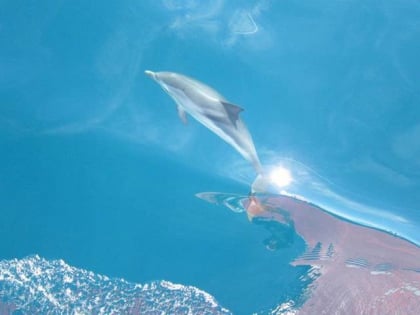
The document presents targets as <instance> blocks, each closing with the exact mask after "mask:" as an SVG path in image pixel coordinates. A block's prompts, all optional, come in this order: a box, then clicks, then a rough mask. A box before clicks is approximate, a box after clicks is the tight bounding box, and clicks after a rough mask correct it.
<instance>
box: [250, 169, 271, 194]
mask: <svg viewBox="0 0 420 315" xmlns="http://www.w3.org/2000/svg"><path fill="white" fill-rule="evenodd" d="M269 187H270V178H269V177H268V176H267V175H265V174H263V173H259V174H258V175H257V178H255V180H254V182H253V183H252V185H251V194H263V193H267V192H268V188H269Z"/></svg>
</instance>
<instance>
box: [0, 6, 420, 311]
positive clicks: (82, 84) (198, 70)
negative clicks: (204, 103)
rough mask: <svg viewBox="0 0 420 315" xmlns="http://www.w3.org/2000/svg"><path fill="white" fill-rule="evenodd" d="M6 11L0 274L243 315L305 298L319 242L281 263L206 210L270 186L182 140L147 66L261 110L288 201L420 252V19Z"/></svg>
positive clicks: (1, 39) (224, 155)
mask: <svg viewBox="0 0 420 315" xmlns="http://www.w3.org/2000/svg"><path fill="white" fill-rule="evenodd" d="M1 7H2V10H0V152H1V153H0V209H1V220H0V239H1V240H2V241H1V242H0V259H10V258H22V257H24V256H26V255H29V254H39V255H40V256H42V257H45V258H47V259H58V258H59V259H64V260H65V261H66V262H68V263H69V264H71V265H74V266H78V267H82V268H85V269H89V270H94V271H95V272H98V273H102V274H106V275H108V276H115V277H123V278H126V279H128V280H130V281H133V282H147V281H152V280H161V279H166V280H170V281H172V282H178V283H182V284H189V285H194V286H197V287H199V288H201V289H203V290H205V291H207V292H209V293H211V294H212V295H214V296H215V297H216V298H217V300H218V301H219V302H220V303H221V304H222V305H223V306H225V307H227V308H229V309H230V310H232V311H233V312H235V313H238V314H244V313H245V314H246V313H250V312H251V311H257V310H261V309H268V308H270V307H272V306H273V305H275V304H276V303H277V302H279V301H283V300H287V299H288V298H290V297H293V296H295V295H298V294H299V292H300V290H301V289H302V288H301V286H302V283H300V282H299V281H298V279H299V277H300V275H302V274H303V273H304V272H305V271H306V270H304V268H301V267H299V268H292V267H291V266H290V265H289V262H290V261H291V260H293V258H294V257H296V256H297V255H298V254H299V253H301V252H302V251H303V250H304V242H303V240H302V239H300V238H299V237H297V236H296V241H295V243H294V245H293V246H292V247H289V248H286V249H283V250H282V251H276V252H271V251H267V250H266V249H265V247H264V245H263V244H262V241H263V239H264V238H265V237H266V236H267V231H266V230H264V229H263V228H262V227H260V226H256V225H250V224H249V222H248V221H247V219H246V218H245V217H244V216H237V215H235V214H234V213H231V212H229V211H226V209H223V208H219V207H216V206H214V205H210V204H207V203H205V202H203V201H202V200H199V199H197V198H196V197H194V195H195V194H196V193H198V192H202V191H221V192H234V193H239V194H247V193H248V191H249V186H248V185H249V184H250V183H251V182H252V180H253V176H254V174H253V170H252V168H251V167H250V166H249V165H247V164H246V162H244V161H242V158H241V157H240V156H239V155H238V154H237V153H236V152H235V151H234V150H233V149H232V148H231V147H229V146H228V145H227V144H225V143H224V142H222V141H221V140H220V139H219V138H218V137H217V136H215V135H214V134H212V133H210V132H209V131H208V130H206V129H205V128H204V127H202V126H201V125H199V124H198V123H196V122H195V121H194V120H193V119H189V124H188V125H187V126H184V125H183V124H182V123H181V122H180V121H179V119H178V117H177V114H176V111H175V106H174V103H173V101H172V100H171V99H170V98H169V97H168V96H167V95H165V94H164V93H163V92H162V91H161V90H160V89H159V88H158V87H157V86H156V84H155V83H153V82H152V81H151V80H150V79H149V78H147V77H146V76H145V75H144V73H143V71H144V70H145V69H151V70H156V71H159V70H170V71H175V72H180V73H185V74H187V75H190V76H192V77H194V78H197V79H199V80H201V81H203V82H206V83H207V84H209V85H210V86H212V87H214V88H216V89H217V90H218V91H219V92H220V93H221V94H223V95H224V96H226V98H227V99H229V100H230V101H232V102H233V103H235V104H238V105H240V106H242V107H244V108H245V111H244V113H242V114H241V116H242V118H243V120H244V121H245V122H246V124H247V126H248V128H249V129H250V131H251V133H252V135H253V138H254V142H255V144H256V147H257V150H258V152H259V155H260V159H261V161H262V164H263V165H267V166H270V167H271V166H273V165H277V164H282V165H288V167H291V170H292V175H293V176H294V179H295V181H294V184H293V185H294V186H292V187H290V192H291V193H293V194H298V195H302V196H304V197H306V198H308V199H309V200H311V201H313V202H316V203H319V204H320V205H321V206H323V207H325V208H327V209H328V210H330V211H331V212H334V213H337V214H340V215H342V216H343V217H345V218H349V219H351V220H354V221H356V222H361V223H363V224H366V225H370V226H374V227H376V228H381V229H384V230H386V231H389V232H392V233H396V234H398V235H400V236H402V237H404V238H406V239H408V240H410V241H412V242H414V243H417V244H419V242H420V236H419V233H418V230H419V225H420V212H419V211H420V209H419V205H420V195H419V194H418V191H419V188H420V160H419V156H420V110H419V107H418V103H419V101H420V75H419V72H418V69H419V68H420V60H419V58H418V56H420V41H419V40H418V38H419V35H420V27H419V24H418V21H419V18H420V4H419V3H417V2H414V1H408V0H404V1H399V2H398V3H381V2H377V1H356V0H355V1H346V2H343V1H333V2H331V1H311V2H310V3H309V2H308V3H303V2H298V1H279V2H277V1H241V2H240V3H236V2H235V3H231V2H228V1H223V0H219V1H175V0H172V1H171V0H166V1H141V2H139V1H137V2H133V1H119V2H118V3H115V2H111V1H102V2H101V3H100V4H99V5H98V4H95V5H94V4H93V3H88V2H86V1H59V2H57V1H43V2H41V3H39V2H36V1H27V2H26V3H25V4H22V3H18V2H16V1H2V3H1ZM287 161H289V162H287ZM290 161H297V162H290ZM302 174H303V175H302ZM320 187H321V188H320ZM331 192H333V194H332V193H331ZM384 213H386V215H384Z"/></svg>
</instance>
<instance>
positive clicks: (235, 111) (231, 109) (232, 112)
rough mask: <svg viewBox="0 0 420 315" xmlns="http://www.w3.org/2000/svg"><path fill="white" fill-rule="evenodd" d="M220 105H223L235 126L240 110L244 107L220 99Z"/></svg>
mask: <svg viewBox="0 0 420 315" xmlns="http://www.w3.org/2000/svg"><path fill="white" fill-rule="evenodd" d="M221 103H222V105H223V106H224V108H225V110H226V112H227V114H228V116H229V119H230V121H231V122H232V123H233V124H234V125H235V126H236V121H237V120H238V119H239V113H240V112H242V111H243V110H244V109H243V108H242V107H239V106H237V105H234V104H232V103H228V102H224V101H221Z"/></svg>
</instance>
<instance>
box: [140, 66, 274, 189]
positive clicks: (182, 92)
mask: <svg viewBox="0 0 420 315" xmlns="http://www.w3.org/2000/svg"><path fill="white" fill-rule="evenodd" d="M145 73H146V74H147V75H148V76H149V77H151V78H152V79H154V80H155V81H156V82H157V83H159V85H160V86H161V87H162V88H163V90H164V91H165V92H166V93H168V94H169V95H170V96H171V97H172V98H173V99H174V101H175V103H176V105H177V110H178V115H179V117H180V118H181V120H182V121H183V122H184V123H186V122H187V116H186V113H188V114H190V115H191V116H192V117H194V118H195V119H196V120H198V121H199V122H200V123H202V124H203V125H204V126H206V127H207V128H208V129H210V130H211V131H213V132H214V133H215V134H217V135H218V136H219V137H220V138H222V139H223V140H225V141H226V142H227V143H229V144H230V145H231V146H232V147H234V148H235V149H236V151H238V152H239V153H240V154H241V155H242V156H243V157H244V158H245V159H246V160H247V161H249V162H250V163H251V164H252V165H253V166H254V168H255V171H256V172H257V175H258V176H257V179H256V180H255V182H254V183H253V186H252V192H257V191H261V190H264V189H265V187H264V188H263V186H266V185H265V183H263V182H265V180H263V178H265V176H263V169H262V167H261V163H260V160H259V158H258V155H257V151H256V150H255V146H254V143H253V141H252V137H251V135H250V133H249V131H248V129H247V128H246V126H245V124H244V122H243V121H242V120H241V118H240V117H239V113H240V112H241V111H243V109H242V108H241V107H239V106H237V105H234V104H232V103H230V102H229V101H227V100H226V99H225V98H224V97H223V96H222V95H220V94H219V93H218V92H217V91H215V90H214V89H212V88H211V87H209V86H207V85H205V84H203V83H201V82H199V81H196V80H194V79H192V78H189V77H187V76H185V75H182V74H178V73H174V72H152V71H149V70H146V71H145Z"/></svg>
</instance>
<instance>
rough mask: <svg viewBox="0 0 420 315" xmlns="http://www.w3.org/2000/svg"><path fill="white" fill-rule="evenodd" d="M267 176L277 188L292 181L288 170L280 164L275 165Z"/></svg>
mask: <svg viewBox="0 0 420 315" xmlns="http://www.w3.org/2000/svg"><path fill="white" fill-rule="evenodd" d="M269 176H270V180H271V182H272V183H273V184H274V185H276V186H277V187H279V188H282V187H286V186H289V185H290V183H291V182H292V181H293V178H292V175H291V174H290V171H289V170H288V169H286V168H284V167H282V166H277V167H275V168H274V169H273V170H272V171H271V172H270V175H269Z"/></svg>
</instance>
